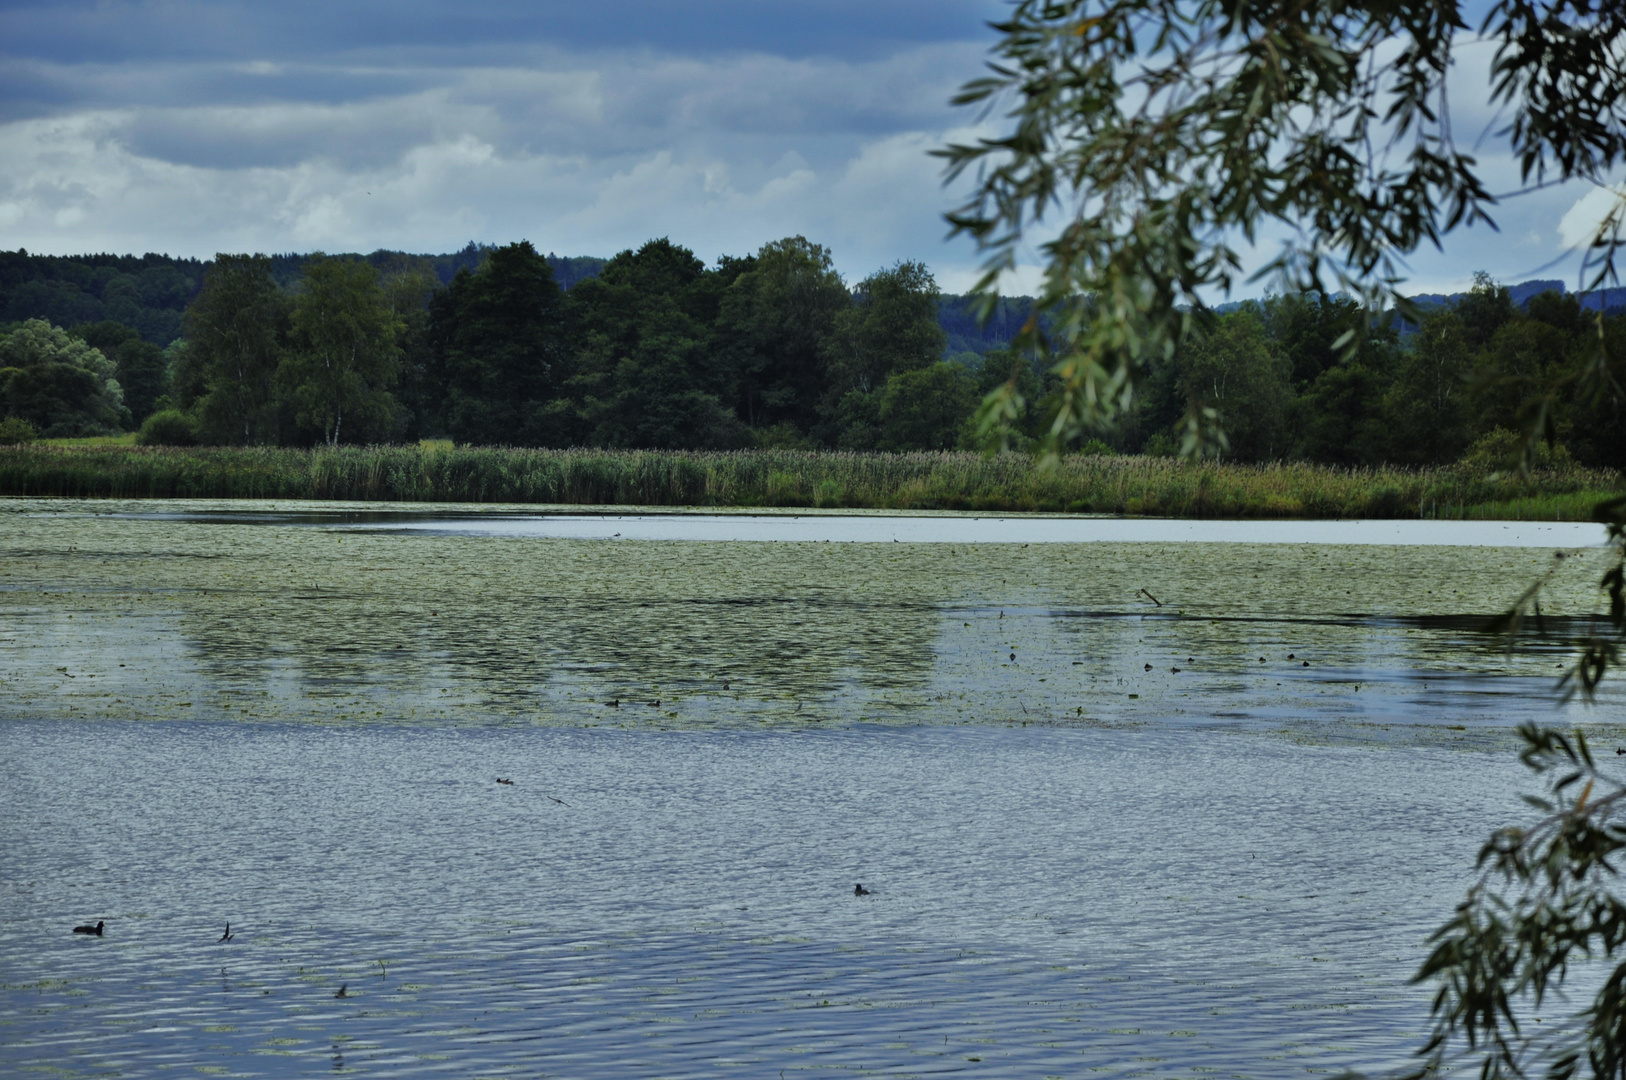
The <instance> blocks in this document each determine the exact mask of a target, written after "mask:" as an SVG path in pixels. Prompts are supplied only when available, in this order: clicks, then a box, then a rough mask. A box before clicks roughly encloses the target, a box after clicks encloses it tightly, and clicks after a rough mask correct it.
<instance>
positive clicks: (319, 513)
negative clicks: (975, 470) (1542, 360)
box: [116, 504, 1606, 548]
mask: <svg viewBox="0 0 1626 1080" xmlns="http://www.w3.org/2000/svg"><path fill="white" fill-rule="evenodd" d="M116 513H119V514H120V516H125V517H131V518H147V519H151V520H173V521H194V522H207V523H214V524H261V525H306V526H320V527H326V528H339V529H356V530H378V531H404V532H421V533H442V534H454V535H461V536H504V537H529V538H553V539H571V540H668V541H690V542H696V543H763V542H772V541H778V542H785V543H790V542H797V543H829V542H834V543H844V544H845V543H888V542H892V543H910V544H1025V543H1034V544H1126V543H1204V544H1364V545H1396V544H1399V545H1413V546H1415V545H1426V546H1446V547H1523V548H1532V547H1536V548H1539V547H1557V548H1576V547H1586V546H1591V545H1597V544H1601V543H1602V542H1603V541H1604V539H1605V535H1606V534H1605V530H1604V527H1603V526H1602V525H1599V524H1597V523H1595V522H1585V521H1580V522H1577V521H1567V522H1551V521H1432V520H1428V521H1425V520H1416V521H1413V520H1344V521H1241V520H1208V521H1195V520H1190V519H1183V518H1125V517H1109V516H1105V515H1096V516H1091V515H1069V516H1060V515H1056V516H1052V515H1044V514H1020V515H1013V516H1009V517H1000V516H997V515H991V516H978V515H974V514H966V513H952V514H950V513H943V514H887V513H865V514H854V513H853V512H851V511H824V512H818V511H806V510H797V511H779V512H767V513H764V512H761V511H752V512H733V513H703V512H694V511H671V510H666V511H656V512H649V513H632V514H629V513H626V512H625V511H624V510H623V509H620V508H581V507H572V508H568V509H566V508H559V510H558V512H553V513H536V512H535V511H534V510H518V509H515V508H480V509H471V510H459V509H456V508H448V507H445V506H433V507H425V506H412V507H402V508H380V507H378V506H377V505H376V504H373V505H367V506H357V505H355V504H348V505H345V504H333V505H330V506H328V507H325V508H321V507H318V508H311V507H308V506H304V507H297V508H289V507H287V505H286V504H284V505H283V508H281V509H278V508H276V507H275V505H265V506H260V507H257V508H255V509H241V508H231V507H219V506H209V507H207V508H202V507H200V508H197V509H186V510H160V511H143V510H126V511H117V512H116Z"/></svg>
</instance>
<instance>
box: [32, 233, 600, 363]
mask: <svg viewBox="0 0 1626 1080" xmlns="http://www.w3.org/2000/svg"><path fill="white" fill-rule="evenodd" d="M491 250H492V247H491V245H489V244H472V243H471V244H469V246H468V247H466V248H464V249H463V250H462V251H457V252H453V253H451V254H448V255H411V254H408V253H406V252H401V251H375V252H373V253H372V254H370V255H356V254H349V255H343V256H340V257H344V258H354V259H364V260H366V261H367V262H369V263H371V264H373V265H374V266H377V267H378V268H379V269H381V270H392V269H402V268H406V267H422V268H424V269H427V270H430V271H432V272H433V273H434V274H435V276H436V277H438V278H439V279H440V280H441V281H442V282H449V281H451V280H452V275H454V274H456V273H457V271H458V270H460V269H464V268H468V269H470V270H472V269H474V268H475V267H477V266H479V265H480V263H481V262H483V261H484V260H485V258H486V256H487V255H488V254H489V253H490V252H491ZM309 259H310V256H309V255H295V254H286V255H273V256H272V257H271V263H272V273H273V274H274V275H275V276H276V278H277V280H278V281H279V282H281V283H283V284H285V285H287V284H292V283H293V282H295V281H297V280H298V279H299V275H300V271H301V270H302V269H303V268H304V265H305V263H306V261H307V260H309ZM605 261H606V260H604V259H599V258H593V257H564V256H559V255H549V256H548V264H549V265H550V266H552V267H553V274H554V277H555V278H556V279H557V280H558V282H559V284H560V285H561V286H562V287H563V288H566V289H568V288H570V287H571V286H573V285H575V284H576V283H577V282H580V281H583V280H586V279H587V278H590V277H595V276H597V274H598V272H599V271H600V270H601V269H602V268H603V267H604V263H605ZM208 267H209V262H208V261H205V260H201V259H179V258H175V257H174V256H170V255H153V254H147V255H139V256H137V255H106V254H103V255H30V254H29V253H28V252H27V251H26V250H23V249H20V248H19V249H18V250H16V251H0V323H12V322H22V321H23V320H24V319H46V320H49V321H50V322H51V323H53V324H55V325H57V326H63V327H68V326H76V325H79V324H83V323H99V322H104V321H106V320H109V319H111V320H113V321H115V322H120V323H123V324H124V325H125V326H128V327H131V328H133V329H134V330H136V331H137V332H139V333H140V334H141V336H142V338H143V339H145V340H147V341H150V342H152V343H153V344H154V345H157V346H159V347H160V348H162V347H163V346H166V345H168V344H169V343H170V342H172V341H174V340H175V339H176V338H178V337H180V335H181V312H182V311H184V310H186V305H187V304H189V303H191V302H192V298H193V297H194V296H196V295H197V294H198V289H199V288H200V287H201V286H202V284H203V273H204V271H205V270H207V269H208Z"/></svg>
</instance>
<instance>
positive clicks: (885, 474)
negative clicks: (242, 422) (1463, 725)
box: [0, 443, 1621, 521]
mask: <svg viewBox="0 0 1626 1080" xmlns="http://www.w3.org/2000/svg"><path fill="white" fill-rule="evenodd" d="M1620 479H1621V478H1620V475H1619V474H1618V473H1615V472H1610V471H1602V470H1594V469H1582V468H1579V467H1575V466H1566V467H1561V468H1551V469H1545V470H1539V471H1537V472H1534V473H1533V474H1531V475H1530V476H1527V477H1519V476H1508V477H1493V476H1489V475H1486V474H1485V473H1484V472H1483V471H1480V470H1476V469H1470V468H1466V467H1461V466H1452V467H1446V468H1437V469H1405V468H1381V469H1340V468H1332V467H1328V466H1322V465H1308V464H1289V463H1277V464H1269V465H1236V464H1221V463H1215V462H1191V461H1182V460H1178V459H1172V458H1154V457H1111V456H1099V457H1083V456H1079V457H1071V458H1067V459H1064V460H1063V461H1062V462H1060V464H1058V465H1056V466H1055V467H1053V468H1046V467H1043V466H1042V465H1041V464H1040V463H1039V462H1037V461H1036V460H1035V459H1033V458H1031V457H1028V456H1026V455H1022V454H1002V455H998V456H994V457H988V456H984V455H980V454H971V453H962V452H942V453H909V454H869V453H863V454H861V453H830V452H818V451H797V450H747V451H728V452H688V451H646V450H585V449H580V450H528V449H516V448H508V447H452V446H448V445H444V444H437V445H431V446H424V447H417V446H371V447H337V448H332V449H327V448H322V449H312V450H304V449H288V448H278V447H188V448H180V447H136V446H110V445H84V446H64V445H48V444H38V443H35V444H27V445H21V446H13V447H0V495H13V496H71V497H93V498H149V499H150V498H158V499H164V498H230V499H345V500H375V501H398V502H400V501H405V502H436V503H456V502H462V503H467V502H503V503H532V504H534V503H551V504H569V505H599V506H602V505H633V506H714V507H724V506H733V507H751V506H781V507H828V508H854V509H859V508H870V509H893V510H977V511H1001V512H1007V511H1044V512H1061V513H1107V514H1132V515H1147V516H1170V517H1252V518H1407V517H1411V518H1415V517H1431V518H1500V519H1518V520H1542V521H1585V520H1591V519H1592V515H1593V507H1594V506H1595V505H1596V504H1597V503H1598V502H1600V501H1601V500H1603V499H1604V498H1607V497H1609V496H1610V495H1612V494H1613V493H1614V492H1616V491H1618V490H1619V486H1620Z"/></svg>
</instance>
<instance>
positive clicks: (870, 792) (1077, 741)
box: [0, 500, 1626, 1077]
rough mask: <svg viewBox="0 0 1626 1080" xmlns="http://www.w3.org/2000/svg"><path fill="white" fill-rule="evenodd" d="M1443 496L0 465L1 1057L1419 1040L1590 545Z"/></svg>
mask: <svg viewBox="0 0 1626 1080" xmlns="http://www.w3.org/2000/svg"><path fill="white" fill-rule="evenodd" d="M1451 525H1452V523H1446V522H1403V523H1388V522H1367V523H1360V524H1358V525H1357V524H1356V523H1281V524H1280V525H1262V524H1260V523H1202V522H1198V523H1191V522H1176V523H1162V524H1160V523H1156V522H1144V521H1129V522H1120V521H1116V520H1114V519H1083V520H1080V519H1065V518H1005V519H997V518H982V519H978V518H976V517H974V516H963V515H931V516H915V517H911V518H903V519H899V518H889V517H887V516H885V515H851V514H845V515H816V514H807V513H805V512H801V513H798V514H767V515H735V514H690V515H670V514H631V513H625V512H614V513H603V514H564V513H538V512H535V511H531V510H522V509H520V508H512V507H508V508H496V507H493V508H480V509H479V510H476V511H473V512H470V511H461V510H453V511H448V509H447V508H445V507H391V508H381V507H379V506H377V505H323V504H300V505H292V506H290V505H287V504H275V505H272V504H265V505H255V504H246V505H245V504H232V503H115V502H107V503H101V502H98V503H77V502H67V501H61V502H52V501H29V500H7V501H4V502H0V770H3V780H0V792H3V797H4V799H5V803H6V812H5V814H4V815H3V816H0V973H3V975H0V982H3V988H0V1063H3V1064H4V1065H5V1066H6V1068H7V1071H13V1072H21V1071H34V1070H44V1071H51V1072H60V1073H65V1074H69V1075H74V1074H79V1073H85V1074H91V1073H95V1074H100V1075H108V1074H117V1075H127V1076H146V1075H156V1074H160V1073H171V1072H173V1071H174V1070H175V1069H177V1068H178V1069H182V1070H184V1071H202V1072H206V1073H210V1072H220V1073H223V1074H233V1075H245V1076H294V1075H300V1076H303V1075H310V1074H311V1073H313V1072H317V1071H321V1072H355V1073H361V1074H367V1075H380V1076H384V1075H388V1076H395V1075H420V1074H433V1075H492V1076H496V1075H509V1074H516V1075H524V1076H541V1075H551V1076H583V1077H597V1076H604V1077H611V1076H616V1077H619V1076H640V1077H644V1076H647V1077H666V1076H741V1077H747V1076H749V1077H758V1076H765V1075H775V1074H777V1073H779V1072H780V1071H781V1070H784V1072H786V1073H787V1074H789V1075H792V1076H836V1075H843V1076H845V1075H852V1074H878V1075H886V1076H915V1075H920V1076H925V1075H938V1074H944V1073H964V1074H968V1075H988V1076H1012V1077H1015V1076H1021V1077H1030V1076H1077V1075H1082V1074H1085V1073H1099V1074H1109V1075H1111V1074H1116V1075H1131V1074H1133V1075H1143V1076H1189V1075H1192V1074H1195V1073H1215V1074H1218V1075H1225V1076H1246V1077H1273V1076H1287V1075H1300V1074H1302V1073H1303V1072H1305V1071H1306V1070H1309V1071H1319V1070H1331V1071H1338V1070H1341V1069H1344V1068H1360V1069H1367V1070H1373V1069H1381V1068H1385V1067H1389V1066H1393V1065H1396V1064H1400V1063H1403V1062H1404V1061H1405V1059H1406V1057H1407V1055H1408V1053H1409V1052H1410V1051H1411V1050H1412V1049H1413V1048H1414V1047H1415V1046H1416V1045H1418V1042H1419V1034H1420V1032H1421V1031H1422V1029H1423V1027H1424V1025H1425V1023H1426V1007H1427V1004H1426V1003H1427V995H1426V991H1425V990H1423V989H1421V988H1416V987H1411V986H1409V985H1408V982H1407V980H1408V977H1409V975H1410V974H1411V972H1412V971H1413V970H1414V969H1415V967H1416V965H1417V963H1418V961H1419V960H1420V958H1421V956H1422V954H1423V951H1424V947H1425V946H1424V942H1425V939H1426V936H1427V934H1428V932H1429V931H1430V930H1431V929H1433V928H1434V927H1435V926H1437V925H1439V923H1440V922H1442V921H1443V920H1444V918H1445V917H1446V916H1447V915H1448V914H1449V911H1450V909H1451V907H1452V905H1453V904H1454V903H1455V902H1456V900H1457V899H1459V898H1460V894H1461V892H1462V890H1463V888H1464V887H1465V885H1466V882H1467V880H1468V871H1469V870H1470V868H1471V865H1472V859H1473V856H1474V854H1475V853H1476V851H1477V849H1478V846H1479V844H1480V843H1481V842H1482V840H1483V839H1484V837H1485V835H1486V834H1487V833H1488V832H1489V831H1490V830H1491V829H1492V828H1494V827H1496V826H1498V825H1500V824H1503V823H1506V822H1508V821H1510V820H1515V819H1518V818H1519V817H1521V816H1522V812H1521V804H1520V802H1519V800H1518V795H1519V793H1520V792H1521V791H1522V790H1525V787H1524V784H1525V781H1524V779H1523V770H1522V769H1521V768H1520V767H1519V766H1518V764H1517V761H1516V758H1515V755H1514V753H1513V741H1512V739H1511V734H1510V728H1511V727H1512V725H1514V724H1515V723H1517V722H1519V721H1521V720H1525V719H1552V718H1553V717H1554V716H1555V715H1556V713H1557V711H1558V710H1557V707H1556V706H1555V705H1554V703H1553V696H1552V688H1553V682H1554V676H1555V675H1556V674H1557V673H1558V672H1559V670H1560V666H1561V665H1562V664H1563V663H1564V662H1565V659H1566V657H1567V653H1566V651H1565V650H1564V648H1563V646H1562V645H1561V644H1560V643H1559V640H1558V639H1559V638H1560V637H1561V636H1562V635H1564V634H1566V633H1569V632H1572V631H1574V630H1576V629H1578V628H1580V627H1582V626H1584V625H1585V623H1586V620H1587V619H1588V618H1589V617H1590V616H1591V614H1592V612H1593V611H1594V610H1595V608H1596V595H1595V589H1594V587H1593V585H1594V583H1595V581H1596V579H1597V577H1598V575H1599V573H1600V572H1601V566H1602V564H1601V562H1600V553H1597V552H1594V551H1591V550H1590V548H1589V545H1592V544H1595V543H1596V541H1597V540H1598V539H1600V538H1599V537H1598V536H1596V535H1595V534H1593V533H1592V532H1591V531H1589V529H1588V527H1584V526H1535V527H1531V526H1512V527H1510V528H1508V529H1503V528H1502V523H1476V524H1472V525H1470V526H1468V527H1466V528H1463V527H1460V526H1459V527H1458V531H1456V532H1452V531H1450V529H1449V526H1451ZM1438 526H1446V527H1447V528H1438ZM1419 527H1423V528H1419ZM617 533H619V534H620V535H619V536H617V535H616V534H617ZM1374 535H1376V539H1374V538H1373V537H1374ZM1557 552H1562V553H1563V555H1564V557H1563V558H1562V559H1555V557H1554V556H1555V553H1557ZM1549 572H1551V573H1553V579H1552V581H1551V584H1550V586H1549V591H1548V594H1547V599H1546V601H1545V602H1544V605H1543V607H1544V612H1545V613H1546V624H1547V629H1548V630H1549V631H1550V632H1551V633H1552V634H1553V635H1554V637H1553V638H1552V639H1549V640H1546V641H1540V640H1531V641H1528V642H1526V643H1524V644H1522V645H1521V646H1520V648H1518V649H1517V650H1515V651H1513V652H1511V653H1510V652H1508V651H1507V650H1506V649H1505V648H1504V647H1503V643H1502V642H1501V641H1500V640H1499V639H1495V638H1492V637H1488V636H1486V635H1485V634H1483V633H1482V632H1481V630H1480V627H1481V625H1482V623H1483V621H1484V617H1485V616H1487V615H1489V614H1491V613H1494V612H1496V611H1499V610H1501V609H1502V608H1505V607H1506V605H1507V604H1508V603H1509V602H1510V601H1511V599H1512V598H1513V597H1514V596H1515V595H1517V593H1518V591H1519V590H1520V589H1521V588H1522V586H1523V585H1524V584H1525V583H1526V582H1527V581H1529V580H1531V579H1533V578H1534V577H1535V576H1537V575H1540V574H1546V573H1549ZM1618 706H1619V700H1618V696H1617V695H1614V694H1613V693H1611V694H1609V695H1606V696H1605V698H1604V700H1603V702H1602V703H1601V705H1600V706H1597V707H1594V708H1592V709H1590V710H1583V709H1581V708H1580V707H1578V706H1572V707H1569V709H1568V711H1569V712H1570V714H1571V716H1570V718H1571V719H1573V720H1575V721H1577V722H1583V723H1586V724H1587V725H1588V726H1589V728H1590V729H1591V730H1592V732H1593V737H1594V738H1595V739H1597V740H1603V741H1604V742H1605V743H1606V744H1609V745H1612V743H1610V742H1609V740H1621V741H1622V744H1623V745H1626V732H1623V731H1622V730H1621V729H1620V728H1619V727H1618V726H1617V725H1615V724H1613V723H1611V722H1605V721H1610V720H1613V718H1616V717H1618V716H1619V715H1620V714H1619V709H1618ZM499 777H500V778H502V779H505V780H512V781H513V782H512V784H499V783H497V779H498V778H499ZM857 882H862V883H863V884H864V885H865V887H866V888H868V889H870V890H871V893H870V895H867V896H862V897H860V896H854V895H853V886H854V884H855V883H857ZM97 919H104V920H106V922H107V935H106V936H105V937H103V938H99V939H98V938H86V937H84V936H76V935H72V934H70V933H69V932H68V930H69V928H71V927H72V926H73V925H75V924H77V923H79V922H82V921H85V920H89V921H92V922H94V921H96V920H97ZM228 920H229V921H230V922H231V924H232V928H233V930H234V931H235V937H234V939H233V940H232V941H229V942H218V941H217V939H218V938H219V937H220V935H221V931H222V930H223V928H224V926H225V924H226V922H227V921H228ZM341 987H342V988H344V990H345V995H344V996H343V997H335V996H334V995H335V994H336V993H337V992H338V991H339V989H340V988H341Z"/></svg>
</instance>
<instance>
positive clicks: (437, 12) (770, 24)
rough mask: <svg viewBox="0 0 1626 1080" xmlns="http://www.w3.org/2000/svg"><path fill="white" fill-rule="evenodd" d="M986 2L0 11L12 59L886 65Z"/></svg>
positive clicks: (558, 1) (439, 3)
mask: <svg viewBox="0 0 1626 1080" xmlns="http://www.w3.org/2000/svg"><path fill="white" fill-rule="evenodd" d="M1003 10H1004V7H1003V5H1002V4H1000V3H998V2H997V0H993V2H991V0H800V2H797V3H793V4H773V3H763V2H761V0H596V2H594V3H585V4H584V3H580V2H576V0H485V2H483V3H480V4H477V5H476V4H466V3H464V4H454V3H450V2H447V0H350V2H347V3H338V2H334V0H282V2H279V3H263V2H258V0H256V2H248V0H225V2H221V0H212V2H211V0H126V2H123V3H116V4H109V3H101V2H98V0H65V2H64V0H26V2H21V3H11V4H8V5H6V6H5V7H4V8H3V9H0V41H4V42H6V43H7V44H6V46H5V49H6V52H8V53H9V54H10V55H12V56H16V57H34V58H41V59H52V60H56V61H58V62H78V61H87V60H89V61H113V60H127V59H134V58H146V59H153V58H165V59H171V60H183V59H185V60H199V59H207V58H215V59H221V58H231V59H297V58H309V57H312V56H318V55H331V54H334V53H341V52H344V51H346V50H350V49H371V48H377V47H385V48H401V47H411V46H421V45H430V46H435V47H443V46H452V45H465V44H471V43H509V42H515V41H527V42H533V43H545V44H551V45H555V46H558V47H563V48H570V49H584V48H585V49H600V48H627V47H639V46H645V47H653V48H658V49H662V50H667V51H675V52H685V53H692V54H696V55H708V56H709V55H717V54H720V53H725V52H731V51H747V52H769V53H775V54H778V55H784V56H796V57H805V56H819V55H823V56H845V57H865V56H876V55H884V54H886V53H889V52H892V51H895V50H897V49H899V48H907V47H911V46H914V45H919V44H924V43H929V42H941V41H947V40H956V39H961V40H963V39H967V38H975V37H978V36H980V35H981V34H982V32H983V31H982V24H983V23H984V22H985V21H987V20H988V19H991V18H997V17H998V16H999V15H1000V14H1001V12H1002V11H1003Z"/></svg>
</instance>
